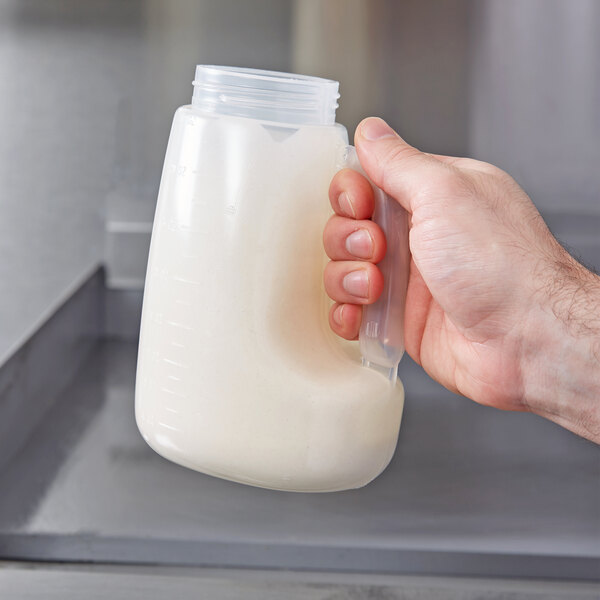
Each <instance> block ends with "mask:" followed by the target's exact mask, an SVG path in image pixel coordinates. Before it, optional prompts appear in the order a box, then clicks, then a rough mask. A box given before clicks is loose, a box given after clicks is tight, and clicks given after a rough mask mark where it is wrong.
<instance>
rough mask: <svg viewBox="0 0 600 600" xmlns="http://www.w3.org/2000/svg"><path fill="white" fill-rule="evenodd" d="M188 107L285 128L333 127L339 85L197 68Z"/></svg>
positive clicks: (254, 71)
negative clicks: (281, 125)
mask: <svg viewBox="0 0 600 600" xmlns="http://www.w3.org/2000/svg"><path fill="white" fill-rule="evenodd" d="M192 83H193V85H194V94H193V96H192V105H193V106H195V107H196V108H198V109H200V110H202V111H205V112H210V113H215V114H220V115H230V116H236V117H247V118H250V119H259V120H261V121H270V122H273V123H286V124H289V125H333V124H334V123H335V111H336V109H337V107H338V103H337V99H338V98H339V97H340V95H339V93H338V89H339V83H338V82H337V81H333V80H332V79H322V78H320V77H310V76H308V75H296V74H293V73H280V72H279V71H263V70H261V69H244V68H237V67H220V66H214V65H198V66H197V67H196V76H195V78H194V81H193V82H192Z"/></svg>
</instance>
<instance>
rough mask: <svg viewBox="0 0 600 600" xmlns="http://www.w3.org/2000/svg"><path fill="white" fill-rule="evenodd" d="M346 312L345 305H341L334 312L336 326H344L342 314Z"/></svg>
mask: <svg viewBox="0 0 600 600" xmlns="http://www.w3.org/2000/svg"><path fill="white" fill-rule="evenodd" d="M343 312H344V305H343V304H340V305H339V306H338V307H337V308H336V309H335V310H334V311H333V315H332V317H333V322H334V323H335V324H336V325H343V317H342V313H343Z"/></svg>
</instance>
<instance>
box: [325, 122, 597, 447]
mask: <svg viewBox="0 0 600 600" xmlns="http://www.w3.org/2000/svg"><path fill="white" fill-rule="evenodd" d="M355 143H356V148H357V152H358V156H359V159H360V162H361V165H362V166H363V168H364V169H365V171H366V172H367V174H368V175H369V177H370V178H371V179H372V180H373V182H374V183H375V184H376V185H378V186H379V187H381V188H383V189H384V191H385V192H387V193H388V194H389V195H390V196H391V197H393V198H394V199H395V200H397V201H398V202H400V204H402V206H403V207H404V208H405V209H406V210H407V211H408V212H409V215H410V234H409V240H410V249H411V253H412V261H411V266H410V274H409V283H408V290H407V299H406V302H407V304H406V322H405V342H406V349H407V352H408V353H409V354H410V356H411V357H412V358H413V359H414V360H415V361H416V362H417V363H419V364H421V365H422V366H423V368H424V369H425V371H426V372H427V373H428V374H429V375H430V376H431V377H433V378H434V379H436V380H437V381H438V382H440V383H441V384H443V385H444V386H445V387H447V388H448V389H450V390H452V391H454V392H458V393H460V394H463V395H465V396H467V397H469V398H471V399H473V400H475V401H476V402H479V403H481V404H486V405H490V406H495V407H497V408H502V409H508V410H531V411H533V412H537V413H539V414H542V415H544V416H546V417H548V418H550V419H552V420H554V421H556V422H559V423H561V424H562V425H564V426H565V427H568V428H569V429H571V430H573V431H575V432H577V433H579V434H580V435H584V436H586V437H590V438H592V439H596V440H597V441H600V280H599V278H598V277H597V276H595V275H593V274H592V273H590V272H589V271H587V270H586V269H585V268H584V267H582V266H581V265H580V264H578V263H577V262H576V261H575V260H574V259H573V258H571V257H570V256H569V254H568V253H567V252H565V250H564V249H563V248H562V247H561V246H560V245H559V244H558V242H557V241H556V240H555V239H554V237H553V236H552V234H551V233H550V231H549V230H548V228H547V227H546V225H545V223H544V221H543V219H542V217H541V216H540V214H539V212H538V211H537V209H536V208H535V206H534V205H533V203H532V202H531V200H530V199H529V197H528V196H527V194H525V192H524V191H523V190H522V189H521V188H520V187H519V186H518V185H517V183H516V182H515V181H514V180H513V179H512V178H511V177H510V176H509V175H508V174H506V173H505V172H503V171H502V170H500V169H498V168H496V167H494V166H492V165H490V164H487V163H483V162H480V161H476V160H471V159H466V158H454V157H447V156H437V155H430V154H424V153H422V152H420V151H419V150H417V149H415V148H413V147H411V146H409V145H408V144H406V143H405V142H404V141H403V140H402V139H401V138H400V137H399V136H398V135H397V134H396V133H395V132H394V131H393V130H392V129H390V128H389V127H388V126H387V125H386V123H385V122H384V121H382V120H381V119H367V120H365V121H363V122H362V123H361V124H360V125H359V127H358V129H357V132H356V138H355ZM330 199H331V204H332V206H333V209H334V211H335V213H336V214H335V216H333V217H331V219H330V221H329V222H328V224H327V226H326V228H325V232H324V244H325V250H326V252H327V254H328V256H329V257H330V258H331V259H332V260H331V262H330V263H329V264H328V266H327V268H326V270H325V287H326V290H327V293H328V294H329V296H330V297H331V298H332V299H333V300H335V301H336V304H334V306H333V307H332V309H331V313H330V325H331V327H332V329H333V331H335V332H336V333H337V334H338V335H340V336H342V337H344V338H347V339H355V338H356V337H357V335H358V331H359V327H360V321H361V316H362V305H364V304H368V303H372V302H374V301H375V300H376V299H377V297H378V296H379V294H380V293H381V290H382V286H383V279H382V275H381V272H380V271H379V269H378V268H377V266H376V263H377V262H378V261H379V260H381V258H382V257H383V256H384V254H385V237H384V235H383V232H382V231H381V229H380V228H379V227H378V226H377V225H376V224H375V223H373V222H372V221H370V220H369V218H370V216H371V214H372V211H373V193H372V190H371V187H370V185H369V183H368V182H367V180H366V179H365V178H364V177H362V176H361V175H359V174H358V173H356V172H354V171H350V170H343V171H341V172H339V173H338V174H337V175H336V176H335V177H334V179H333V181H332V183H331V187H330Z"/></svg>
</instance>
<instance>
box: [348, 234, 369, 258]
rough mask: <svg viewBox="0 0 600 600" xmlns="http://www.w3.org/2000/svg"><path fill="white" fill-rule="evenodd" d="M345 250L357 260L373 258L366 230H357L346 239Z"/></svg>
mask: <svg viewBox="0 0 600 600" xmlns="http://www.w3.org/2000/svg"><path fill="white" fill-rule="evenodd" d="M346 250H348V252H350V254H352V255H353V256H356V257H357V258H371V256H373V240H372V239H371V235H370V234H369V232H368V231H367V230H366V229H359V230H358V231H355V232H354V233H351V234H350V235H349V236H348V237H347V238H346Z"/></svg>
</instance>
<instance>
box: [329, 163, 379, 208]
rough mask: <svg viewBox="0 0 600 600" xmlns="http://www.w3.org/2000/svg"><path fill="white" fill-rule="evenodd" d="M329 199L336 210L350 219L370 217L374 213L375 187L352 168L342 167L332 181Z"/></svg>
mask: <svg viewBox="0 0 600 600" xmlns="http://www.w3.org/2000/svg"><path fill="white" fill-rule="evenodd" d="M329 200H330V202H331V206H332V208H333V210H334V212H335V213H336V214H337V215H340V216H342V217H349V218H350V219H368V218H370V217H371V215H372V214H373V205H374V199H373V188H372V187H371V184H370V183H369V182H368V181H367V180H366V179H365V178H364V177H363V176H362V175H361V174H360V173H357V172H356V171H353V170H352V169H342V170H341V171H339V172H338V173H336V175H335V176H334V178H333V179H332V181H331V185H330V186H329Z"/></svg>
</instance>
